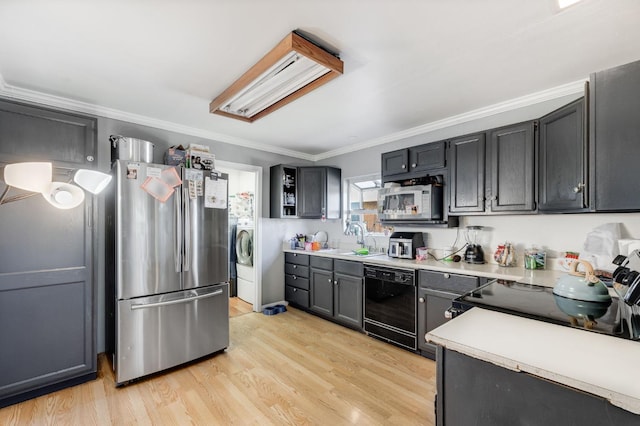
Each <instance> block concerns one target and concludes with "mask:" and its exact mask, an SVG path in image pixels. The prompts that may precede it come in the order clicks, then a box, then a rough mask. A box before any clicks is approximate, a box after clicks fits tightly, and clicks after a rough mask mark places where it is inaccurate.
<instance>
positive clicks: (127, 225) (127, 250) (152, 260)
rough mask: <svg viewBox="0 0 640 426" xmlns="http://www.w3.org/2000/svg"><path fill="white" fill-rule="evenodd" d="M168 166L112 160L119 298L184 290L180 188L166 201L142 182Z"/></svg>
mask: <svg viewBox="0 0 640 426" xmlns="http://www.w3.org/2000/svg"><path fill="white" fill-rule="evenodd" d="M169 167H170V166H164V165H160V164H146V163H137V162H130V161H122V160H118V161H116V162H115V165H114V175H115V179H116V191H117V194H116V215H115V218H116V219H115V221H116V226H115V228H116V265H117V270H116V275H117V289H116V290H117V297H116V298H117V299H130V298H133V297H140V296H148V295H152V294H159V293H169V292H172V291H178V290H181V289H182V287H181V285H182V282H181V280H182V276H181V269H182V257H181V256H182V225H181V224H182V217H183V216H182V207H181V204H182V196H181V191H180V187H177V191H176V192H175V193H174V194H173V195H171V196H170V197H169V198H168V199H167V200H166V201H165V202H161V201H159V200H157V199H156V198H154V197H153V196H152V195H150V194H149V193H147V192H145V191H144V190H143V189H142V188H141V187H140V186H141V185H142V184H143V182H144V181H145V179H146V178H147V177H148V176H155V175H157V174H158V173H159V172H160V171H161V170H164V169H167V168H169Z"/></svg>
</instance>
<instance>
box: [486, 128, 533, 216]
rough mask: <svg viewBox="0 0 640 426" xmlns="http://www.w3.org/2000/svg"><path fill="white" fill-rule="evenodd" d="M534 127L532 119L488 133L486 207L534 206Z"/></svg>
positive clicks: (530, 208)
mask: <svg viewBox="0 0 640 426" xmlns="http://www.w3.org/2000/svg"><path fill="white" fill-rule="evenodd" d="M535 126H536V123H535V122H532V121H529V122H525V123H520V124H514V125H512V126H506V127H501V128H499V129H493V130H491V131H489V133H488V146H487V163H488V165H489V168H488V172H489V176H488V177H487V182H488V183H489V186H488V188H487V194H486V195H487V197H486V198H487V209H488V210H490V211H492V212H508V211H533V210H534V209H535Z"/></svg>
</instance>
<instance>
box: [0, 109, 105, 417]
mask: <svg viewBox="0 0 640 426" xmlns="http://www.w3.org/2000/svg"><path fill="white" fill-rule="evenodd" d="M0 141H1V142H0V166H2V165H5V164H7V163H13V162H19V161H52V162H53V180H54V181H68V180H69V179H70V177H71V176H73V173H74V172H75V169H77V168H91V167H92V164H91V163H92V162H94V161H95V158H94V155H95V152H96V151H95V149H96V120H95V118H91V117H86V116H80V115H77V114H71V113H65V112H59V111H54V110H51V109H46V108H41V107H39V106H35V105H33V106H32V105H25V104H20V103H13V102H6V101H0ZM87 157H91V158H87ZM2 190H4V184H0V191H2ZM21 194H22V195H28V194H27V193H25V192H24V191H19V190H16V189H11V190H10V191H9V192H8V193H7V195H6V197H5V201H6V200H9V199H11V198H12V197H13V196H15V195H21ZM33 195H34V196H31V197H27V198H24V199H21V200H19V201H15V202H8V203H6V204H3V205H2V206H0V223H2V231H3V235H2V238H0V253H2V255H1V256H0V313H1V314H0V317H1V318H2V319H1V320H0V336H1V338H0V341H1V343H0V360H2V361H0V407H3V406H5V405H9V404H13V403H16V402H19V401H22V400H25V399H29V398H33V397H35V396H39V395H42V394H45V393H48V392H51V391H54V390H58V389H61V388H63V387H66V386H70V385H73V384H78V383H81V382H83V381H87V380H90V379H93V378H95V377H96V370H97V357H96V341H95V340H96V338H95V310H94V305H95V298H96V293H95V287H94V280H95V275H96V272H95V268H94V257H93V253H94V252H95V251H96V248H97V244H96V241H97V240H96V238H97V235H96V232H97V229H96V228H97V227H96V226H95V221H96V211H95V209H94V204H93V201H94V199H93V197H91V196H90V194H87V197H86V199H85V201H84V203H83V204H82V205H80V206H78V207H76V208H73V209H69V210H60V209H56V208H55V207H53V206H52V205H50V204H49V203H47V202H46V200H45V199H44V198H43V197H42V196H41V195H40V194H33Z"/></svg>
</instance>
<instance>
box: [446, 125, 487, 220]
mask: <svg viewBox="0 0 640 426" xmlns="http://www.w3.org/2000/svg"><path fill="white" fill-rule="evenodd" d="M449 155H450V161H449V171H450V185H449V188H450V205H449V212H451V213H467V212H483V211H484V198H485V197H484V188H485V182H484V171H485V135H484V133H478V134H475V135H468V136H462V137H459V138H455V139H452V140H451V141H450V145H449Z"/></svg>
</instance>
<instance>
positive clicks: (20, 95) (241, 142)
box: [0, 74, 316, 161]
mask: <svg viewBox="0 0 640 426" xmlns="http://www.w3.org/2000/svg"><path fill="white" fill-rule="evenodd" d="M0 96H4V97H7V98H11V99H15V100H19V101H25V102H33V103H38V104H42V105H46V106H50V107H56V108H62V109H66V110H69V111H74V112H80V113H84V114H91V115H96V116H100V117H105V118H111V119H114V120H121V121H127V122H129V123H135V124H140V125H142V126H149V127H154V128H157V129H162V130H167V131H170V132H176V133H182V134H185V135H190V136H196V137H199V138H203V139H209V140H213V141H217V142H222V143H227V144H231V145H236V146H242V147H245V148H251V149H256V150H259V151H264V152H269V153H273V154H280V155H285V156H288V157H294V158H300V159H302V160H308V161H316V160H315V156H314V155H312V154H307V153H304V152H299V151H293V150H289V149H285V148H279V147H277V146H273V145H265V144H261V143H258V142H254V141H250V140H247V139H242V138H236V137H233V136H229V135H225V134H222V133H216V132H212V131H208V130H203V129H198V128H195V127H190V126H184V125H181V124H177V123H173V122H170V121H165V120H159V119H156V118H152V117H147V116H144V115H139V114H133V113H130V112H126V111H120V110H117V109H113V108H107V107H103V106H100V105H94V104H91V103H88V102H82V101H77V100H73V99H69V98H64V97H61V96H56V95H50V94H48V93H43V92H38V91H35V90H30V89H24V88H21V87H17V86H12V85H10V84H8V83H6V81H5V80H4V78H3V77H2V74H0Z"/></svg>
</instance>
